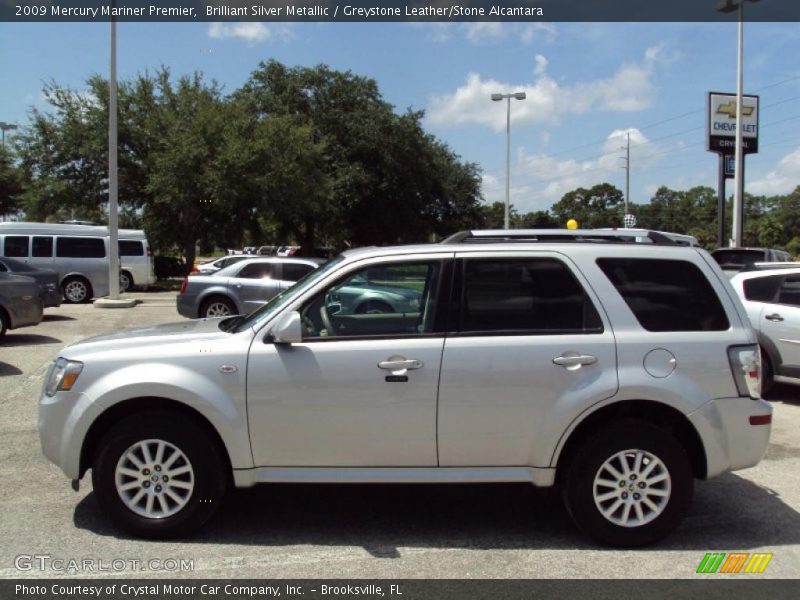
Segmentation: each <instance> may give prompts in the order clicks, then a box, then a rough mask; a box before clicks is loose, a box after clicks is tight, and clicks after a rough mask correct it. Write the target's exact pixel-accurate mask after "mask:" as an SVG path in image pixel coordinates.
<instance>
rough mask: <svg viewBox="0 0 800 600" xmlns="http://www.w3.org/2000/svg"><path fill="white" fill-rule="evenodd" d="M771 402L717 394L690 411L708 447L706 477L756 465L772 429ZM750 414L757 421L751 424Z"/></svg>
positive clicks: (706, 447)
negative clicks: (718, 395)
mask: <svg viewBox="0 0 800 600" xmlns="http://www.w3.org/2000/svg"><path fill="white" fill-rule="evenodd" d="M771 416H772V406H771V405H770V404H769V403H767V402H765V401H764V400H751V399H750V398H738V397H737V398H717V399H716V400H712V401H710V402H707V403H706V404H704V405H703V406H701V407H700V408H699V409H697V410H696V411H694V412H692V413H690V414H689V415H687V417H688V418H689V421H691V423H692V424H693V425H694V427H695V429H696V430H697V432H698V433H699V434H700V438H701V439H702V440H703V445H704V446H705V451H706V467H707V468H706V477H707V478H711V477H716V476H717V475H721V474H722V473H725V472H727V471H736V470H739V469H746V468H748V467H753V466H755V465H757V464H758V463H759V461H760V460H761V458H762V457H763V456H764V452H766V450H767V445H768V444H769V436H770V432H771V430H772V424H771V419H768V417H771ZM751 417H755V419H753V421H754V422H756V423H763V422H764V421H769V422H767V423H764V424H752V423H751Z"/></svg>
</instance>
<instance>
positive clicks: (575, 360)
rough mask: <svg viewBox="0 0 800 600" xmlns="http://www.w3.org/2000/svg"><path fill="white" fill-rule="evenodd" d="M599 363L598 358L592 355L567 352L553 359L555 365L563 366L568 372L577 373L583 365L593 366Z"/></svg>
mask: <svg viewBox="0 0 800 600" xmlns="http://www.w3.org/2000/svg"><path fill="white" fill-rule="evenodd" d="M596 362H597V357H596V356H592V355H591V354H578V353H577V352H565V353H564V354H562V355H561V356H556V357H555V358H554V359H553V364H556V365H559V366H562V367H564V368H566V369H567V371H576V370H577V369H580V368H581V367H582V366H583V365H593V364H594V363H596Z"/></svg>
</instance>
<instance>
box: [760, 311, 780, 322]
mask: <svg viewBox="0 0 800 600" xmlns="http://www.w3.org/2000/svg"><path fill="white" fill-rule="evenodd" d="M764 318H765V319H766V320H767V321H783V317H782V316H780V315H779V314H778V313H773V314H771V315H767V316H766V317H764Z"/></svg>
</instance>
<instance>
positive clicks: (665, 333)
mask: <svg viewBox="0 0 800 600" xmlns="http://www.w3.org/2000/svg"><path fill="white" fill-rule="evenodd" d="M515 236H516V234H515V233H513V232H509V233H507V234H505V235H504V236H503V238H502V240H501V239H498V238H497V237H493V236H492V235H491V234H485V233H483V232H465V233H463V234H460V235H457V236H453V237H451V238H450V239H449V240H448V241H447V243H443V244H426V245H416V246H403V247H381V248H362V249H357V250H348V251H346V252H344V253H343V254H341V255H339V256H338V257H336V258H334V259H333V260H331V261H329V262H328V263H326V264H325V265H323V266H322V267H320V268H319V269H317V270H314V271H312V272H311V273H310V274H309V275H308V276H307V277H305V278H304V279H302V280H301V281H300V282H298V283H297V284H295V285H293V286H292V287H289V288H288V289H286V290H284V291H283V292H281V293H280V294H278V295H277V296H275V297H273V298H272V299H271V300H270V301H269V302H267V303H266V304H264V305H263V306H262V307H261V308H259V309H258V310H256V311H254V312H253V313H251V314H250V315H249V316H246V317H245V316H236V317H227V318H219V319H206V320H195V321H190V322H183V323H178V324H167V325H160V326H155V327H147V328H144V329H140V330H135V331H129V332H125V333H117V334H113V335H109V336H104V337H100V338H94V339H90V340H85V341H83V342H80V343H77V344H74V345H72V346H69V347H67V348H65V349H63V350H62V351H61V352H60V353H59V355H58V358H57V359H56V361H55V362H54V364H53V367H52V368H51V370H50V373H49V374H48V376H47V379H46V385H45V387H44V390H43V394H42V396H41V399H40V404H39V430H40V436H41V441H42V448H43V450H44V453H45V455H46V456H47V457H48V458H49V459H50V460H52V461H53V462H55V463H56V464H57V465H59V466H60V467H61V469H62V470H63V471H64V473H65V474H66V475H67V477H68V478H70V479H72V480H75V481H74V483H73V486H77V485H78V480H79V479H80V478H81V477H82V476H83V475H84V473H85V472H86V471H87V470H88V469H90V468H91V470H92V481H93V489H94V493H95V496H96V498H97V501H98V504H99V506H100V507H102V509H103V510H104V511H105V513H106V514H107V515H108V516H109V517H110V518H111V520H112V521H113V522H114V523H115V524H116V525H117V526H118V527H120V528H122V529H123V530H125V531H128V532H131V533H133V534H136V535H141V536H146V537H154V538H158V537H163V536H176V535H186V534H188V533H189V532H191V531H193V530H195V529H196V528H197V527H199V526H200V525H201V524H202V523H203V522H205V521H206V520H207V519H208V518H209V517H210V516H211V514H212V513H213V512H214V510H215V509H216V508H217V507H218V506H220V504H221V502H220V501H221V499H222V497H223V495H224V493H225V491H226V488H227V487H228V486H229V485H235V486H237V487H249V486H252V485H254V484H256V483H268V482H304V483H314V482H318V483H323V482H338V483H343V482H359V483H367V482H381V483H386V482H393V483H458V482H473V483H474V482H487V483H488V482H512V481H514V482H528V483H531V484H533V485H537V486H543V487H549V486H554V485H558V486H559V487H560V488H561V492H562V496H563V497H564V500H565V503H566V506H567V510H568V512H569V514H570V515H571V517H572V518H573V520H574V521H575V523H576V524H577V526H578V527H579V528H580V529H581V530H583V531H584V532H586V533H587V534H588V535H590V536H592V537H593V538H595V539H597V540H599V541H601V542H602V543H605V544H610V545H615V546H638V545H642V544H648V543H652V542H655V541H657V540H659V539H661V538H663V537H664V536H665V535H667V534H668V533H669V532H670V531H672V530H673V529H674V528H675V527H676V526H677V525H678V523H679V522H680V521H681V519H682V517H683V516H684V514H685V513H686V512H687V510H688V507H689V503H690V499H691V497H692V493H693V486H694V480H695V478H699V479H706V478H711V477H716V476H718V475H720V474H722V473H725V472H728V471H732V470H737V469H743V468H746V467H750V466H753V465H755V464H757V463H758V462H759V460H760V459H761V457H762V455H763V454H764V451H765V450H766V448H767V444H768V441H769V434H770V427H771V425H770V424H771V419H772V408H771V406H770V404H769V403H767V402H765V401H763V400H761V399H760V398H759V351H758V345H757V342H756V337H755V333H754V331H753V328H752V327H751V326H750V324H749V322H748V320H747V315H746V313H745V311H744V308H743V306H742V304H741V302H740V301H739V300H738V299H737V298H736V296H735V294H732V293H731V288H730V284H729V283H728V282H727V280H726V279H725V276H724V275H723V273H722V272H721V270H720V269H719V267H718V266H717V265H716V264H715V263H714V261H713V260H712V259H711V257H710V256H709V255H708V253H706V252H705V251H704V250H702V249H700V248H696V247H691V246H679V245H676V244H675V243H674V242H673V241H672V240H669V239H668V238H666V239H665V238H664V237H663V236H660V237H655V236H654V238H652V241H653V243H650V244H645V243H636V242H631V243H626V242H625V241H619V240H617V239H616V237H615V234H613V233H610V232H605V233H604V232H599V231H595V232H586V231H580V230H577V231H576V232H567V231H558V230H555V231H553V230H551V232H550V233H546V232H542V233H539V234H536V235H535V236H531V235H522V236H520V237H519V238H517V237H515ZM554 236H557V237H554ZM604 238H607V241H614V242H617V243H597V241H602V240H603V239H604ZM244 266H247V265H246V264H245V265H242V264H241V263H240V264H239V265H234V267H232V268H242V267H244ZM198 279H199V278H198ZM209 279H217V280H218V279H220V277H219V275H218V276H212V277H209ZM361 280H363V281H364V285H363V286H361V285H359V286H358V287H359V288H360V289H362V290H363V291H364V292H367V291H369V290H370V289H372V290H374V291H375V292H376V293H383V292H384V291H385V288H386V287H387V282H391V286H392V287H395V286H399V287H403V288H407V289H413V290H415V291H417V292H420V293H419V297H418V305H416V306H414V305H409V310H407V311H404V312H389V313H370V312H365V313H350V312H345V311H339V312H338V313H336V312H335V311H330V310H328V307H330V306H332V305H333V304H335V303H336V302H335V300H336V295H337V294H340V292H341V289H342V287H343V286H344V287H347V284H348V283H352V282H354V281H361ZM191 281H192V280H191V279H190V280H189V282H190V283H189V285H191ZM353 287H356V286H353ZM415 295H416V294H415ZM411 308H413V309H414V310H410V309H411ZM532 510H534V508H533V507H532ZM250 526H251V527H257V523H255V524H254V523H251V524H250Z"/></svg>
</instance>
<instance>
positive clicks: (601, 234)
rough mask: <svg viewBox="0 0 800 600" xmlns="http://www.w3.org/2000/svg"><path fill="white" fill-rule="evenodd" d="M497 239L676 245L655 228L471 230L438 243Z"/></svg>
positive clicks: (524, 241)
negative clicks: (629, 229)
mask: <svg viewBox="0 0 800 600" xmlns="http://www.w3.org/2000/svg"><path fill="white" fill-rule="evenodd" d="M498 242H520V243H537V242H566V243H593V244H642V243H645V244H656V245H658V246H679V245H680V244H679V243H677V242H676V241H675V240H673V239H672V238H670V237H669V236H667V235H665V234H663V233H661V232H659V231H650V230H646V229H636V230H632V231H626V230H624V229H473V230H470V231H459V232H458V233H454V234H453V235H451V236H448V237H446V238H445V239H443V240H442V241H441V243H442V244H491V243H498Z"/></svg>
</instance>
